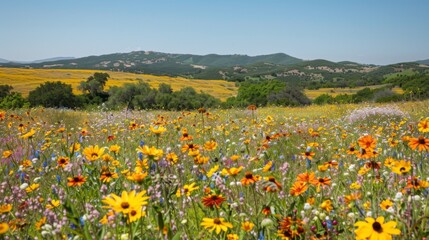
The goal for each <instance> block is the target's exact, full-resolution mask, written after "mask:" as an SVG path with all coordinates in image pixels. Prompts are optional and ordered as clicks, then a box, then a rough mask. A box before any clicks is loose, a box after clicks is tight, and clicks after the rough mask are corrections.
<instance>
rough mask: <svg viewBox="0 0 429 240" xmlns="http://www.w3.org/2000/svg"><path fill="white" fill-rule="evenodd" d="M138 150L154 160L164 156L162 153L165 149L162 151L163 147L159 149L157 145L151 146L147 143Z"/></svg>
mask: <svg viewBox="0 0 429 240" xmlns="http://www.w3.org/2000/svg"><path fill="white" fill-rule="evenodd" d="M137 151H138V152H141V153H143V154H144V155H146V156H148V157H149V158H150V159H154V160H159V158H160V157H162V155H163V154H164V151H162V149H157V148H156V147H149V146H147V145H144V146H143V147H138V148H137Z"/></svg>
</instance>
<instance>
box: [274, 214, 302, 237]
mask: <svg viewBox="0 0 429 240" xmlns="http://www.w3.org/2000/svg"><path fill="white" fill-rule="evenodd" d="M304 232H305V230H304V227H303V222H302V220H301V219H298V218H292V217H284V218H282V219H281V220H279V226H278V227H277V235H278V236H279V237H281V238H282V239H299V238H300V236H301V235H302V234H303V233H304Z"/></svg>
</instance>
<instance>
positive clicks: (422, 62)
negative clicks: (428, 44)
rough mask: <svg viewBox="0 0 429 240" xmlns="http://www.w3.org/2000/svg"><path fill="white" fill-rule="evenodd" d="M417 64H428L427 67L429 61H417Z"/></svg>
mask: <svg viewBox="0 0 429 240" xmlns="http://www.w3.org/2000/svg"><path fill="white" fill-rule="evenodd" d="M416 62H417V63H420V64H426V65H429V59H426V60H420V61H416Z"/></svg>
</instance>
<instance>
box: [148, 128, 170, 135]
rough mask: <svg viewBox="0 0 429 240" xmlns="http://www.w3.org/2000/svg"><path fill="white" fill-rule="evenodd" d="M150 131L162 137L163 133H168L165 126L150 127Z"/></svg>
mask: <svg viewBox="0 0 429 240" xmlns="http://www.w3.org/2000/svg"><path fill="white" fill-rule="evenodd" d="M149 129H150V131H151V132H152V133H154V134H155V135H161V134H162V133H164V132H166V131H167V129H166V128H165V127H163V126H155V127H154V126H150V127H149Z"/></svg>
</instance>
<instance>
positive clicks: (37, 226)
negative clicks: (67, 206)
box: [35, 217, 46, 230]
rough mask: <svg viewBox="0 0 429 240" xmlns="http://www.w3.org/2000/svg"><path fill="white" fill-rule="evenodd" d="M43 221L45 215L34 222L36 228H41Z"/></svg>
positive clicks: (44, 220) (44, 221)
mask: <svg viewBox="0 0 429 240" xmlns="http://www.w3.org/2000/svg"><path fill="white" fill-rule="evenodd" d="M45 223H46V217H42V218H41V219H40V220H39V221H37V222H36V223H35V226H36V229H37V230H40V229H42V226H43V225H45Z"/></svg>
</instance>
